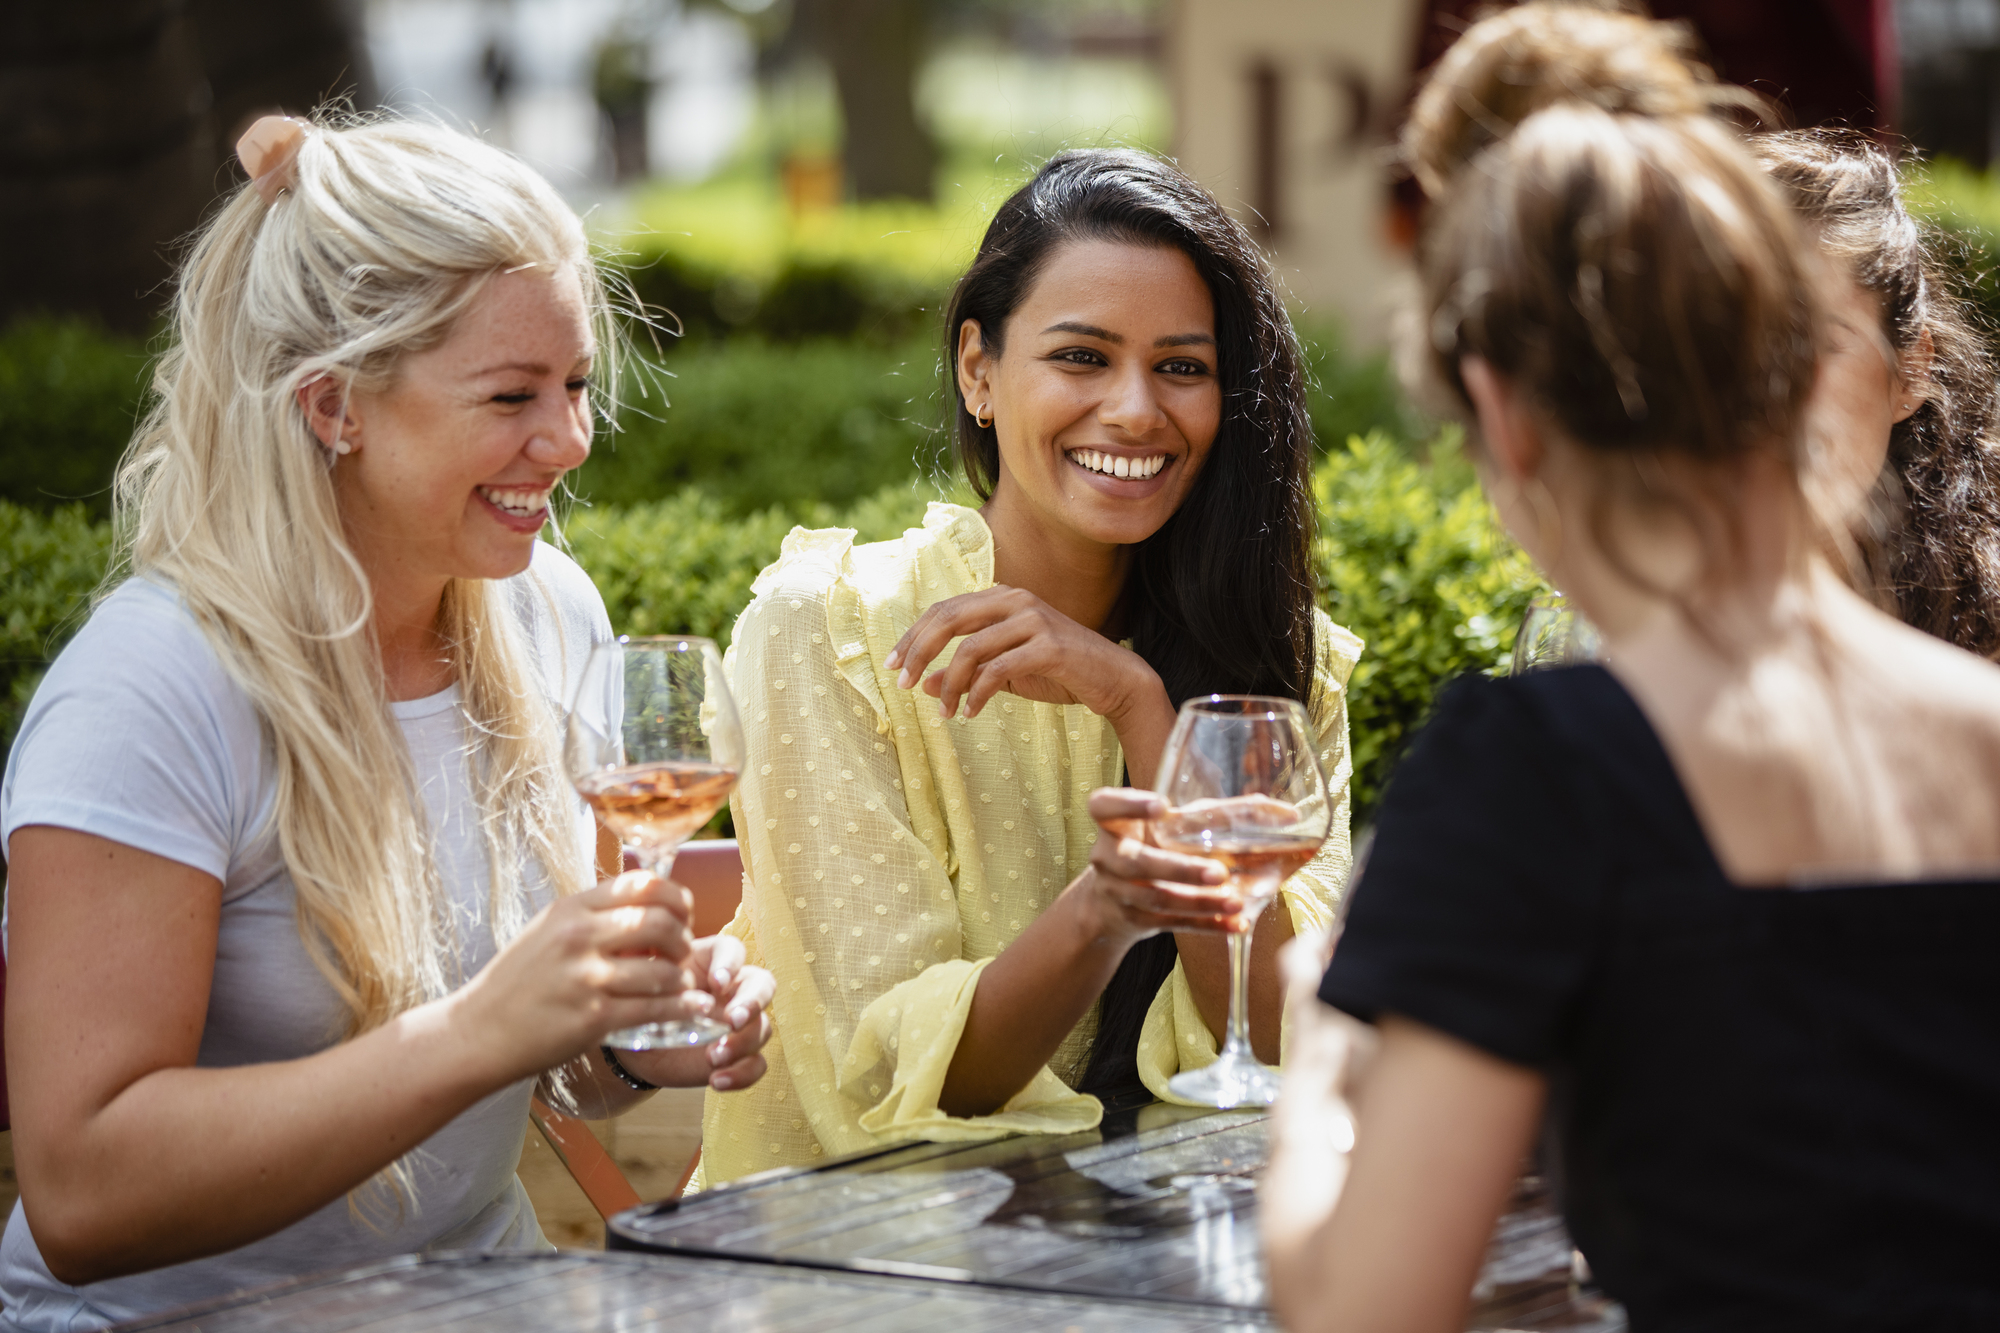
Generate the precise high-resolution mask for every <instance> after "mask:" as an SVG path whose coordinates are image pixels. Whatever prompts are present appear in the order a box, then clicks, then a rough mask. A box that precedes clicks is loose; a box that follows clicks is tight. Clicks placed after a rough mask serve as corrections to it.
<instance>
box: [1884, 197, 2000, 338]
mask: <svg viewBox="0 0 2000 1333" xmlns="http://www.w3.org/2000/svg"><path fill="white" fill-rule="evenodd" d="M1903 197H1904V199H1905V200H1906V201H1907V202H1908V204H1909V206H1910V209H1911V211H1912V212H1914V213H1916V214H1917V216H1918V217H1920V218H1922V219H1923V220H1925V221H1926V222H1929V223H1931V224H1932V225H1933V226H1935V227H1936V228H1937V229H1938V230H1939V231H1942V232H1943V233H1944V235H1945V239H1946V241H1947V242H1948V249H1949V251H1950V253H1949V254H1948V258H1950V259H1951V260H1952V261H1953V262H1954V264H1955V265H1956V266H1957V267H1958V270H1959V271H1958V274H1957V277H1958V284H1957V285H1958V288H1959V293H1960V294H1961V295H1963V296H1966V297H1968V298H1970V299H1971V300H1972V301H1973V302H1974V303H1975V304H1976V305H1977V306H1978V307H1979V309H1980V311H1981V312H1982V313H1983V314H1984V316H1985V319H1986V326H1987V328H1989V329H2000V271H1996V267H1995V265H1996V263H1997V262H2000V176H1996V174H1995V173H1993V172H1991V171H1976V170H1974V169H1973V168H1971V167H1968V166H1966V165H1965V164H1964V163H1963V162H1955V161H1953V160H1952V159H1950V158H1940V159H1938V160H1937V161H1935V162H1928V163H1914V164H1912V165H1910V166H1907V167H1905V168H1904V171H1903Z"/></svg>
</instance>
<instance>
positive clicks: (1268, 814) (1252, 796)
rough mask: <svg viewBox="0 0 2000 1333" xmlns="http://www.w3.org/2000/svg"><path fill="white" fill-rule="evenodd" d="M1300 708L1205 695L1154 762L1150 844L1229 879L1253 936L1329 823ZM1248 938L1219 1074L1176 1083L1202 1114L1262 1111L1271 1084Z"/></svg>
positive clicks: (1233, 958)
mask: <svg viewBox="0 0 2000 1333" xmlns="http://www.w3.org/2000/svg"><path fill="white" fill-rule="evenodd" d="M1317 748H1318V747H1317V746H1316V745H1315V744H1314V740H1313V732H1312V726H1311V724H1310V723H1308V722H1307V720H1306V714H1305V709H1303V708H1301V707H1300V706H1299V705H1298V704H1296V703H1294V702H1292V701H1291V700H1290V699H1268V698H1263V697H1261V696H1256V695H1210V696H1209V697H1208V698H1206V699H1190V700H1189V701H1188V702H1187V703H1185V704H1183V705H1182V706H1181V711H1180V716H1179V717H1178V718H1177V719H1175V721H1174V730H1173V734H1172V735H1171V736H1169V737H1168V738H1167V748H1166V751H1165V753H1163V754H1162V755H1161V756H1160V779H1159V792H1160V795H1161V796H1163V797H1165V798H1166V801H1167V805H1168V807H1169V808H1168V810H1167V813H1166V814H1164V815H1162V816H1161V817H1160V818H1159V819H1156V820H1155V821H1153V826H1152V831H1153V841H1155V842H1157V843H1158V844H1159V845H1160V846H1162V847H1165V848H1168V849H1170V850H1172V851H1176V852H1186V853H1187V854H1189V855H1191V856H1206V857H1212V858H1213V859H1215V860H1217V861H1220V862H1222V863H1223V864H1224V865H1225V866H1227V867H1228V868H1229V882H1230V884H1231V885H1233V886H1234V887H1235V889H1236V891H1237V892H1238V893H1240V894H1241V895H1242V897H1243V902H1244V907H1243V915H1244V917H1245V918H1247V919H1248V922H1249V925H1250V927H1251V928H1252V929H1254V928H1255V926H1256V921H1257V917H1258V916H1259V915H1260V914H1262V912H1263V910H1264V908H1265V907H1266V906H1268V905H1269V904H1270V902H1271V899H1273V898H1274V897H1276V896H1277V893H1278V887H1279V886H1280V885H1281V884H1283V883H1284V882H1285V881H1286V880H1287V879H1289V878H1291V875H1292V872H1294V871H1296V870H1297V869H1298V868H1299V867H1300V866H1303V865H1304V864H1305V863H1306V862H1308V861H1310V860H1312V858H1313V856H1314V854H1315V853H1317V852H1318V851H1319V847H1320V844H1321V843H1323V842H1325V841H1326V835H1327V831H1328V828H1329V824H1330V820H1331V817H1332V812H1331V810H1330V809H1329V807H1328V803H1327V796H1326V778H1325V776H1324V775H1323V774H1322V773H1321V772H1320V768H1319V758H1318V755H1317ZM1249 963H1250V930H1248V929H1246V930H1245V931H1243V933H1241V934H1238V935H1231V936H1230V937H1229V1026H1228V1030H1227V1035H1226V1036H1225V1037H1224V1040H1223V1043H1222V1053H1221V1054H1220V1055H1219V1056H1217V1057H1216V1059H1215V1061H1214V1063H1212V1064H1209V1065H1205V1066H1203V1067H1202V1068H1200V1069H1193V1070H1187V1071H1185V1072H1182V1073H1179V1074H1176V1075H1174V1077H1173V1078H1172V1079H1171V1080H1169V1082H1168V1084H1167V1086H1168V1087H1169V1088H1170V1089H1172V1090H1173V1092H1174V1094H1175V1095H1176V1096H1180V1097H1185V1098H1187V1099H1188V1100H1189V1101H1191V1102H1197V1103H1199V1104H1201V1105H1203V1106H1222V1107H1228V1106H1269V1105H1270V1104H1271V1103H1272V1101H1274V1100H1275V1099H1276V1098H1277V1095H1278V1073H1277V1071H1276V1070H1274V1069H1271V1068H1269V1067H1267V1066H1265V1065H1263V1064H1261V1063H1259V1062H1258V1059H1257V1057H1256V1055H1255V1054H1253V1053H1252V1052H1251V1049H1250V1025H1249V999H1250V978H1249Z"/></svg>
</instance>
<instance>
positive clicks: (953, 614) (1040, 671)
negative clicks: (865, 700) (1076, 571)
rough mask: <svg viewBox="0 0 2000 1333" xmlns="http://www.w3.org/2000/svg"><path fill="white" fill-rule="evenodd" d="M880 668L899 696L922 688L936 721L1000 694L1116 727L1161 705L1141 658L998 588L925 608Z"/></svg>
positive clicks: (1034, 600) (1041, 604)
mask: <svg viewBox="0 0 2000 1333" xmlns="http://www.w3.org/2000/svg"><path fill="white" fill-rule="evenodd" d="M960 635H965V636H967V637H966V639H965V642H963V643H961V644H959V645H958V651H957V652H955V653H953V654H952V655H951V661H950V662H949V663H947V664H946V665H945V666H944V667H942V668H941V669H939V670H937V671H932V672H931V673H930V674H929V675H928V676H926V675H924V672H925V671H926V669H928V668H929V666H930V665H931V662H932V660H933V659H934V658H936V657H937V655H938V654H939V653H941V652H943V651H944V647H945V645H946V644H948V643H950V642H951V641H952V640H953V639H955V638H957V637H958V636H960ZM883 665H884V666H886V667H888V668H889V669H890V670H892V671H897V670H899V669H900V676H899V679H898V681H897V683H898V684H899V685H901V686H902V687H903V688H904V689H906V690H907V689H911V688H913V687H914V686H916V685H917V684H918V683H919V681H921V683H922V686H923V690H924V693H926V694H928V695H930V696H931V697H932V698H934V699H936V700H938V702H939V711H940V713H941V715H942V716H944V717H950V716H951V715H952V714H953V713H955V712H957V711H958V709H959V706H960V704H961V703H963V704H964V707H965V712H966V716H968V717H977V716H978V715H979V710H980V709H982V708H984V707H986V705H987V702H988V701H989V700H991V699H992V698H993V696H994V695H996V694H998V693H1000V692H1001V691H1003V690H1004V691H1006V692H1007V693H1009V694H1018V695H1020V696H1021V697H1022V698H1024V699H1033V700H1036V701H1037V702H1040V703H1049V704H1082V705H1083V706H1084V707H1086V708H1088V709H1089V710H1090V711H1091V712H1093V713H1095V714H1097V715H1098V716H1099V717H1103V718H1109V719H1111V720H1112V722H1114V723H1116V722H1118V721H1119V720H1120V719H1122V718H1123V717H1125V716H1126V715H1127V714H1128V713H1130V712H1131V710H1132V709H1133V708H1134V707H1137V706H1142V705H1150V704H1155V703H1157V704H1162V705H1164V704H1166V692H1165V689H1164V688H1163V687H1162V686H1161V684H1160V678H1159V676H1158V675H1157V674H1156V673H1155V672H1154V671H1153V669H1152V668H1151V667H1150V666H1147V665H1146V662H1145V659H1144V658H1142V657H1140V656H1139V655H1138V654H1137V653H1135V652H1133V651H1132V650H1131V649H1129V648H1121V647H1119V646H1118V645H1117V644H1115V643H1113V642H1112V641H1111V640H1109V639H1107V638H1105V637H1104V636H1103V635H1102V634H1099V633H1097V632H1096V631H1095V630H1090V629H1085V628H1084V627H1083V626H1082V625H1079V624H1077V623H1076V622H1075V621H1074V620H1071V619H1070V618H1069V617H1068V616H1066V615H1064V614H1063V613H1062V612H1060V611H1058V610H1056V609H1055V608H1054V607H1052V606H1050V605H1049V604H1048V603H1047V602H1045V601H1043V600H1042V599H1041V598H1039V597H1037V596H1035V594H1033V593H1031V592H1028V591H1026V590H1025V589H1021V588H1008V587H998V586H996V587H992V588H986V589H983V590H982V591H979V592H969V593H965V594H963V595H961V596H958V597H947V598H946V599H945V600H943V601H942V602H938V603H936V604H934V605H932V606H931V607H929V608H928V609H926V610H925V612H924V613H923V614H922V615H921V616H918V617H917V623H916V624H914V625H912V626H910V628H909V629H908V630H906V631H905V632H904V634H903V637H902V638H901V639H898V640H897V641H896V646H895V648H894V649H892V650H891V651H890V653H889V656H888V657H887V658H886V659H885V660H884V662H883ZM1172 712H1173V709H1172V708H1171V706H1168V707H1167V713H1168V715H1169V716H1171V715H1172Z"/></svg>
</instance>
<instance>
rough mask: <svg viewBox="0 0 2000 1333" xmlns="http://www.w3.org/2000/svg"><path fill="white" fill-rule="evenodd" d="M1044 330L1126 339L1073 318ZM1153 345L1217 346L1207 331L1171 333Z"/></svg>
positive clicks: (1107, 339) (1116, 340) (1109, 339)
mask: <svg viewBox="0 0 2000 1333" xmlns="http://www.w3.org/2000/svg"><path fill="white" fill-rule="evenodd" d="M1042 332H1043V333H1078V334H1082V335H1083V336H1084V337H1086V338H1098V339H1101V340H1103V341H1104V342H1108V343H1116V344H1123V343H1124V341H1125V335H1124V334H1122V333H1113V332H1112V331H1111V330H1110V329H1106V328H1100V327H1098V326H1097V325H1095V324H1084V323H1080V322H1079V321H1077V320H1073V319H1066V320H1063V321H1062V322H1060V323H1057V324H1051V325H1049V326H1048V327H1047V328H1045V329H1043V330H1042ZM1153 346H1155V347H1213V346H1215V338H1214V336H1213V335H1211V334H1207V333H1169V334H1167V335H1166V336H1165V337H1162V338H1155V339H1154V340H1153Z"/></svg>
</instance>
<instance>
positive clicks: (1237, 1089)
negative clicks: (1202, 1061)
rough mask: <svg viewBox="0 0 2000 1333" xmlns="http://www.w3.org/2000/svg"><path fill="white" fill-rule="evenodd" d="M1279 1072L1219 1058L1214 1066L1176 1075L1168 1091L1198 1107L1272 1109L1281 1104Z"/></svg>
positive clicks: (1262, 1066) (1248, 1061) (1257, 1065)
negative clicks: (1273, 1106)
mask: <svg viewBox="0 0 2000 1333" xmlns="http://www.w3.org/2000/svg"><path fill="white" fill-rule="evenodd" d="M1279 1086H1280V1079H1279V1077H1278V1071H1277V1070H1275V1069H1271V1068H1269V1067H1267V1066H1265V1065H1261V1064H1259V1063H1257V1061H1255V1060H1249V1059H1240V1058H1238V1057H1235V1056H1231V1055H1227V1054H1225V1055H1222V1056H1220V1057H1218V1058H1217V1059H1216V1061H1215V1063H1214V1064H1210V1065H1204V1066H1202V1067H1201V1068H1200V1069H1190V1070H1186V1071H1185V1072H1182V1073H1179V1074H1175V1075H1174V1076H1173V1077H1172V1078H1170V1079H1168V1080H1167V1089H1168V1090H1169V1091H1170V1092H1172V1093H1173V1094H1174V1096H1176V1097H1181V1098H1184V1099H1186V1100H1187V1101H1191V1102H1193V1103H1195V1104H1196V1105H1197V1106H1213V1107H1217V1108H1219V1109H1221V1110H1225V1111H1226V1110H1229V1109H1230V1108H1232V1107H1237V1106H1269V1105H1270V1104H1271V1103H1272V1102H1275V1101H1277V1100H1278V1088H1279Z"/></svg>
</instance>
